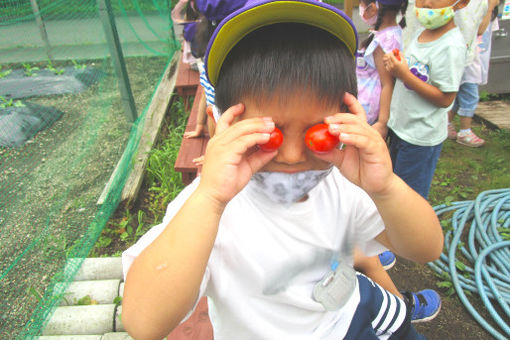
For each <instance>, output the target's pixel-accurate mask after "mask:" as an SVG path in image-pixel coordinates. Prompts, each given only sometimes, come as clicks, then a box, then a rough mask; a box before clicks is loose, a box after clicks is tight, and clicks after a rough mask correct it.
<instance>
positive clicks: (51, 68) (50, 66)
mask: <svg viewBox="0 0 510 340" xmlns="http://www.w3.org/2000/svg"><path fill="white" fill-rule="evenodd" d="M46 68H47V69H48V70H49V71H51V72H53V73H54V74H56V75H57V76H58V75H61V74H63V73H64V71H65V70H64V69H63V68H56V67H55V66H53V63H52V62H51V60H48V65H47V66H46Z"/></svg>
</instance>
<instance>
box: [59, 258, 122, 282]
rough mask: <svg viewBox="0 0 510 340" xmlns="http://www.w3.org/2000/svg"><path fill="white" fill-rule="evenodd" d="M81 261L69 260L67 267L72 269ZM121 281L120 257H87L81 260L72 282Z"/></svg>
mask: <svg viewBox="0 0 510 340" xmlns="http://www.w3.org/2000/svg"><path fill="white" fill-rule="evenodd" d="M80 261H82V259H75V258H72V259H69V261H68V264H67V265H68V266H69V267H72V266H73V265H75V264H76V263H79V262H80ZM112 279H118V280H123V279H124V277H123V273H122V259H121V258H120V257H89V258H86V259H84V260H83V263H82V264H81V267H80V269H79V270H78V273H76V276H75V277H74V281H87V280H112Z"/></svg>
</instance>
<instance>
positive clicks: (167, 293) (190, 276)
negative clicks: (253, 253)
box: [122, 105, 277, 339]
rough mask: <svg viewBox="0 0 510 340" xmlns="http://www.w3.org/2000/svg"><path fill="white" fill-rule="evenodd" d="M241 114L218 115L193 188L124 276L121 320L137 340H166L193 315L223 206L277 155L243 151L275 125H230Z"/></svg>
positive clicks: (261, 121)
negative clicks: (196, 185)
mask: <svg viewBox="0 0 510 340" xmlns="http://www.w3.org/2000/svg"><path fill="white" fill-rule="evenodd" d="M243 110H244V107H243V105H236V106H233V107H232V108H230V109H228V110H227V111H226V112H225V113H224V114H223V115H222V117H221V119H220V120H219V121H218V125H217V128H216V134H215V136H214V137H213V138H211V140H210V141H209V143H208V146H207V150H206V155H205V163H204V167H203V170H202V175H201V179H200V183H199V185H198V187H197V189H196V190H195V191H194V192H193V194H192V195H191V196H190V197H189V198H188V200H187V201H186V202H185V204H184V205H183V206H182V208H181V209H180V210H179V212H178V213H177V214H176V215H175V217H174V218H173V219H172V220H171V221H170V223H169V224H168V226H167V227H166V228H165V229H164V231H163V232H162V233H161V234H160V235H159V236H158V238H156V239H155V240H154V242H152V243H151V244H150V245H149V246H148V247H147V248H146V249H145V250H144V251H143V252H142V253H141V254H140V255H139V256H138V257H137V258H136V260H135V261H134V262H133V264H132V266H131V268H130V269H129V272H128V273H127V277H126V285H125V290H124V300H123V310H122V321H123V324H124V325H125V327H126V329H127V330H128V331H129V333H130V334H131V335H132V336H133V337H134V338H136V339H162V338H164V337H165V336H166V335H167V334H169V333H170V332H171V330H172V329H173V328H175V326H177V325H178V324H179V322H180V321H181V320H182V318H183V317H184V316H185V315H186V314H187V313H188V312H189V311H190V310H191V308H192V307H193V305H194V303H195V302H196V299H197V296H198V294H199V288H200V284H201V281H202V278H203V276H204V273H205V270H206V266H207V262H208V259H209V256H210V253H211V250H212V247H213V245H214V241H215V238H216V234H217V231H218V224H219V220H220V218H221V215H222V213H223V211H224V208H225V206H226V205H227V203H228V202H229V201H230V200H231V199H232V198H233V197H234V196H235V195H236V194H237V193H238V192H239V191H240V190H241V189H242V188H243V187H244V186H245V185H246V184H247V183H248V181H249V179H250V178H251V176H252V174H253V173H254V172H256V171H258V170H259V169H260V168H261V167H262V166H263V165H264V164H266V163H267V162H269V161H270V160H271V158H273V157H274V156H275V155H276V153H277V152H276V151H274V152H263V151H260V150H259V151H254V152H247V151H248V150H250V151H252V150H253V147H255V145H256V144H264V143H267V142H268V140H269V134H270V133H271V132H272V131H273V130H274V122H273V121H272V120H271V119H270V118H253V119H245V120H242V121H240V122H238V123H235V124H232V123H233V121H234V119H235V117H236V116H239V115H240V114H241V113H242V112H243Z"/></svg>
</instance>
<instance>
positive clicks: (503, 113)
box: [475, 100, 510, 130]
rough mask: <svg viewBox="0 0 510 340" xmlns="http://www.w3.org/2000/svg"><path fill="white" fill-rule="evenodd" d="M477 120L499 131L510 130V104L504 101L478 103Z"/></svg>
mask: <svg viewBox="0 0 510 340" xmlns="http://www.w3.org/2000/svg"><path fill="white" fill-rule="evenodd" d="M475 115H476V116H475V118H479V119H481V120H483V121H484V122H485V123H486V124H487V125H489V126H492V127H494V128H498V129H506V130H510V104H509V103H508V102H505V101H502V100H493V101H488V102H480V103H478V107H477V108H476V112H475Z"/></svg>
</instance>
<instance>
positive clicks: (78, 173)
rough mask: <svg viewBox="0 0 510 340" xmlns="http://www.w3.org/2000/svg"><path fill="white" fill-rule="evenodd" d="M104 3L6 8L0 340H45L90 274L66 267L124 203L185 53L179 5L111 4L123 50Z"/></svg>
mask: <svg viewBox="0 0 510 340" xmlns="http://www.w3.org/2000/svg"><path fill="white" fill-rule="evenodd" d="M106 1H109V0H106ZM104 4H105V0H98V1H96V0H65V1H64V0H3V1H0V301H1V303H0V339H14V338H18V339H25V338H31V337H35V336H37V335H39V334H40V333H41V330H42V329H43V327H44V325H45V322H46V321H47V319H48V317H49V316H50V315H51V313H52V311H53V310H54V308H55V307H56V306H57V305H58V304H59V303H60V300H61V298H62V296H63V293H64V292H65V289H66V288H67V285H68V284H69V283H70V282H71V281H72V280H73V277H74V275H75V274H76V272H77V270H78V269H79V267H80V265H81V261H80V260H78V261H76V260H74V261H68V260H69V259H71V258H73V259H84V258H85V257H87V255H88V253H89V251H90V250H91V248H92V247H93V245H94V243H95V241H96V239H97V238H98V236H99V235H100V233H101V231H102V229H103V227H104V225H105V224H106V222H107V221H108V219H109V217H110V216H111V214H112V213H113V212H114V210H115V209H116V207H117V205H118V203H119V200H120V195H121V191H122V189H123V186H124V183H125V181H126V179H127V176H128V175H129V171H130V169H131V168H132V159H133V155H134V154H135V153H136V150H137V147H138V142H139V139H140V137H141V134H142V133H141V131H142V130H143V122H144V115H145V113H146V109H147V107H148V104H149V103H150V101H151V98H152V95H153V93H154V90H155V89H156V88H157V86H158V84H159V82H160V79H161V76H162V74H163V72H164V70H165V69H166V67H167V66H168V63H169V61H170V60H171V58H172V56H173V54H174V52H175V51H176V50H177V49H178V48H179V43H178V42H177V41H176V38H175V34H174V31H173V26H172V22H171V19H170V11H171V8H172V2H171V1H170V0H112V1H111V4H109V5H107V6H106V8H107V9H108V8H110V9H111V11H106V12H107V14H111V16H110V17H111V18H114V20H113V22H114V23H115V26H116V31H117V32H118V38H119V41H120V46H121V48H120V49H117V50H115V47H114V45H113V44H112V43H111V39H110V40H109V39H108V37H109V36H108V34H107V29H105V27H107V21H108V20H107V17H108V15H104V13H106V12H105V11H103V12H102V15H101V11H100V10H99V9H100V8H101V5H104ZM106 4H108V2H106ZM110 24H111V22H110ZM110 27H111V26H110ZM119 50H120V51H121V53H122V54H121V57H118V56H117V57H114V55H115V53H113V52H112V51H116V52H119ZM112 53H113V54H112ZM122 56H123V58H122ZM115 61H121V65H125V70H127V76H128V77H127V78H128V79H129V82H128V83H126V81H125V78H122V77H119V76H118V74H119V71H118V67H114V65H119V64H115ZM122 61H123V62H122ZM126 85H127V86H126ZM120 88H124V89H126V88H127V89H128V90H130V92H131V93H132V97H131V98H134V102H133V103H132V104H133V105H132V107H133V108H136V113H135V115H136V116H138V118H136V116H135V117H134V118H133V112H131V116H130V114H129V113H126V105H125V103H124V101H125V99H126V98H125V96H124V97H123V96H121V93H122V91H120V90H119V89H120ZM114 170H115V172H114ZM112 174H114V175H113V176H112ZM108 182H110V184H111V185H109V186H108V187H107V188H109V189H108V190H106V189H105V188H106V183H108ZM100 196H102V197H106V198H105V199H104V201H103V203H102V204H98V199H99V197H100ZM69 263H72V265H69ZM66 264H67V266H66ZM64 268H65V270H64ZM57 283H59V284H57ZM62 283H63V284H62Z"/></svg>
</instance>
